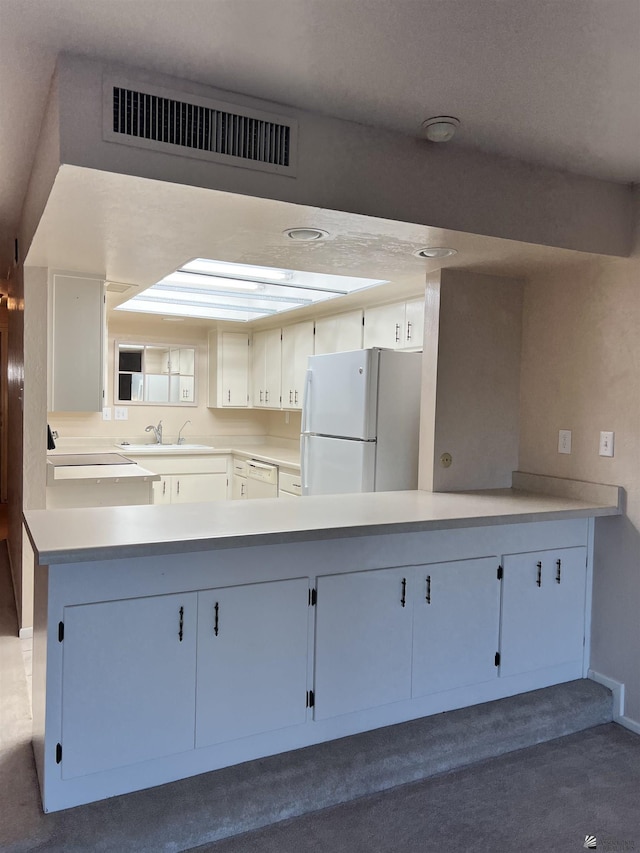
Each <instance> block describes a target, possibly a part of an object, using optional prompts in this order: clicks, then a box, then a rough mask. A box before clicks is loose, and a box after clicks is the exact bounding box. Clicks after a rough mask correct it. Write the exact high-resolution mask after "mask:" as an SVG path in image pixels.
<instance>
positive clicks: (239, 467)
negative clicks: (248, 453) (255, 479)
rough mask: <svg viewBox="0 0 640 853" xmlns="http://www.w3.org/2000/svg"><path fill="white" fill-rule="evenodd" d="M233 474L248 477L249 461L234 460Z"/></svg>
mask: <svg viewBox="0 0 640 853" xmlns="http://www.w3.org/2000/svg"><path fill="white" fill-rule="evenodd" d="M233 473H234V474H237V475H238V477H246V476H247V460H246V459H237V458H234V460H233Z"/></svg>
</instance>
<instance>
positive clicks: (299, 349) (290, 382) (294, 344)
mask: <svg viewBox="0 0 640 853" xmlns="http://www.w3.org/2000/svg"><path fill="white" fill-rule="evenodd" d="M313 338H314V335H313V320H309V321H308V322H306V323H296V324H295V325H293V326H285V327H284V328H283V329H282V408H283V409H302V398H303V396H304V382H305V377H306V374H307V359H308V358H309V356H310V355H313Z"/></svg>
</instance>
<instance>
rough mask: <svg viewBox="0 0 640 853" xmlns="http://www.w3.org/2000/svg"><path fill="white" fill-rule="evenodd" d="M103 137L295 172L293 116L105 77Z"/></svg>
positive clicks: (232, 162)
mask: <svg viewBox="0 0 640 853" xmlns="http://www.w3.org/2000/svg"><path fill="white" fill-rule="evenodd" d="M103 100H104V110H103V138H104V139H105V140H107V141H108V142H119V143H122V144H124V145H132V146H135V147H136V148H146V149H149V150H152V151H162V152H164V153H172V154H178V155H181V156H186V157H195V158H197V159H200V160H209V161H213V162H216V163H225V164H227V165H233V166H241V167H244V168H249V169H259V170H261V171H265V172H276V173H278V174H284V175H291V176H294V175H295V159H296V156H295V155H296V148H297V130H298V127H297V122H296V121H295V120H294V119H291V118H289V117H284V116H280V115H274V114H270V113H266V112H261V111H260V110H254V109H249V108H247V107H242V106H236V105H233V104H229V103H225V102H222V101H213V100H210V99H207V98H200V97H197V96H195V95H185V94H184V93H179V92H173V91H170V90H167V89H161V88H158V87H155V86H149V85H147V84H144V85H135V86H132V85H130V84H127V83H126V82H123V81H122V80H116V79H115V78H113V77H107V76H105V79H104V92H103Z"/></svg>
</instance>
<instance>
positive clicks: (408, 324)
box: [407, 321, 411, 341]
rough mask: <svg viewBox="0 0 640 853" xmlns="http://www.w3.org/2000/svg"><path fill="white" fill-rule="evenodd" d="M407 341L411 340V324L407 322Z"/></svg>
mask: <svg viewBox="0 0 640 853" xmlns="http://www.w3.org/2000/svg"><path fill="white" fill-rule="evenodd" d="M407 340H408V341H410V340H411V322H410V321H409V322H407Z"/></svg>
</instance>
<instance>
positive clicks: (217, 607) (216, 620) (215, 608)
mask: <svg viewBox="0 0 640 853" xmlns="http://www.w3.org/2000/svg"><path fill="white" fill-rule="evenodd" d="M219 610H220V605H219V604H218V602H217V601H216V603H215V604H214V606H213V612H214V621H213V633H214V634H215V635H216V637H217V636H218V623H219V616H218V612H219Z"/></svg>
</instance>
